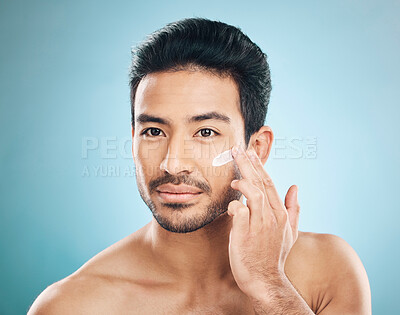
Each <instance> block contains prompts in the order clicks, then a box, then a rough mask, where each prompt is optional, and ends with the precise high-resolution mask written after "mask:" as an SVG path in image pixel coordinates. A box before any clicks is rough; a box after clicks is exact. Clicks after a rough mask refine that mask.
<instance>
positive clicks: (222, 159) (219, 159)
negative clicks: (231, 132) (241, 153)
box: [212, 149, 233, 166]
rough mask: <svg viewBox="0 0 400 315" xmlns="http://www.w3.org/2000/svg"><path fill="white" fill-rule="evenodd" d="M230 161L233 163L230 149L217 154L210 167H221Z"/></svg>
mask: <svg viewBox="0 0 400 315" xmlns="http://www.w3.org/2000/svg"><path fill="white" fill-rule="evenodd" d="M231 161H233V156H232V151H231V149H229V150H226V151H224V152H222V153H221V154H218V155H217V156H216V157H215V158H214V160H213V161H212V166H222V165H225V164H226V163H229V162H231Z"/></svg>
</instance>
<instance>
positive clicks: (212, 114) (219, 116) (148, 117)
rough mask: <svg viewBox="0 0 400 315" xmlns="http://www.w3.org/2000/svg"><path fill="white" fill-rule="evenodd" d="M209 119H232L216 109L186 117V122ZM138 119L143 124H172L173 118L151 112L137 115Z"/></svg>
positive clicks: (229, 120)
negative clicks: (151, 113)
mask: <svg viewBox="0 0 400 315" xmlns="http://www.w3.org/2000/svg"><path fill="white" fill-rule="evenodd" d="M209 119H213V120H218V121H221V122H224V123H227V124H230V123H231V119H230V118H229V117H228V116H226V115H224V114H221V113H218V112H215V111H214V112H208V113H204V114H200V115H195V116H189V117H187V118H186V123H189V124H191V123H195V122H200V121H204V120H209ZM136 121H137V122H139V123H142V124H144V123H147V122H154V123H159V124H162V125H167V126H170V125H171V120H169V119H165V118H161V117H157V116H153V115H149V114H140V115H139V116H138V117H137V119H136Z"/></svg>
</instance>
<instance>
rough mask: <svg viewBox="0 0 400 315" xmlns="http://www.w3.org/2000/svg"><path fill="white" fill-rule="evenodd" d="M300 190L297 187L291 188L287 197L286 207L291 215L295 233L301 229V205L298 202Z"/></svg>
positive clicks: (291, 223)
mask: <svg viewBox="0 0 400 315" xmlns="http://www.w3.org/2000/svg"><path fill="white" fill-rule="evenodd" d="M298 191H299V188H298V187H297V186H296V185H292V186H290V188H289V190H288V192H287V194H286V197H285V206H286V209H287V212H288V215H289V221H290V225H291V227H292V230H293V231H297V229H298V227H299V216H300V204H299V201H298V196H297V194H298Z"/></svg>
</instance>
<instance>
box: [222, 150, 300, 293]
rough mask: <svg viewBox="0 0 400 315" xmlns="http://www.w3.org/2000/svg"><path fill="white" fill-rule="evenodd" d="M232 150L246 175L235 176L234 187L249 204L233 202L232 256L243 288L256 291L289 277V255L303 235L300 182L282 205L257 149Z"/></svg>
mask: <svg viewBox="0 0 400 315" xmlns="http://www.w3.org/2000/svg"><path fill="white" fill-rule="evenodd" d="M233 156H234V159H235V162H236V163H237V165H238V167H239V170H240V173H241V174H242V177H243V179H241V180H234V181H232V183H231V187H232V188H233V189H236V190H239V191H240V192H242V194H243V195H244V196H245V197H246V199H247V206H245V205H244V204H243V203H242V202H240V201H238V200H234V201H232V202H230V203H229V206H228V214H229V215H230V216H233V219H232V221H233V222H232V229H231V232H230V235H229V260H230V265H231V269H232V273H233V276H234V278H235V280H236V283H237V284H238V286H239V288H240V289H241V290H242V291H243V292H244V293H245V294H247V295H249V296H256V295H257V294H258V293H259V292H260V290H263V291H265V288H268V285H269V284H271V285H274V284H276V283H279V281H280V280H281V279H282V277H285V273H284V266H285V261H286V258H287V256H288V254H289V252H290V250H291V248H292V246H293V244H294V243H295V241H296V240H297V236H298V222H299V212H300V206H299V203H298V200H297V191H298V188H297V186H296V185H292V186H291V187H290V188H289V190H288V193H287V195H286V198H285V205H283V203H282V201H281V199H280V198H279V195H278V193H277V191H276V188H275V186H274V184H273V182H272V180H271V178H270V177H269V175H268V174H267V172H266V171H265V169H264V167H263V165H262V163H261V161H260V159H259V158H258V156H257V154H256V152H255V151H254V149H249V150H247V151H246V152H244V151H243V149H241V148H240V147H239V150H238V152H237V154H235V153H234V151H233Z"/></svg>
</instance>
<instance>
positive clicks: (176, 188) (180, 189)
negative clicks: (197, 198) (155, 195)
mask: <svg viewBox="0 0 400 315" xmlns="http://www.w3.org/2000/svg"><path fill="white" fill-rule="evenodd" d="M157 191H159V192H162V193H170V194H198V193H201V192H202V191H201V190H200V189H198V188H196V187H193V186H188V185H184V184H181V185H173V184H164V185H161V186H159V187H158V189H157Z"/></svg>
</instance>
